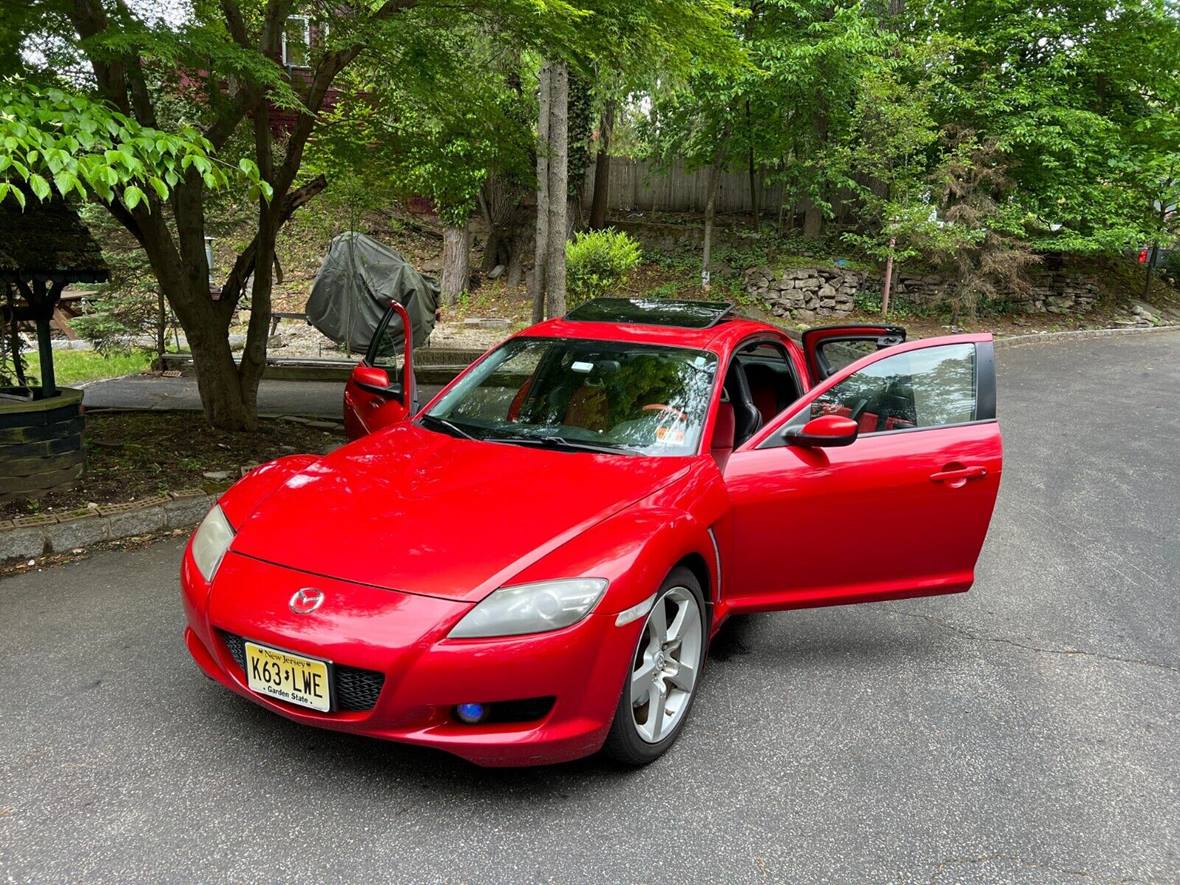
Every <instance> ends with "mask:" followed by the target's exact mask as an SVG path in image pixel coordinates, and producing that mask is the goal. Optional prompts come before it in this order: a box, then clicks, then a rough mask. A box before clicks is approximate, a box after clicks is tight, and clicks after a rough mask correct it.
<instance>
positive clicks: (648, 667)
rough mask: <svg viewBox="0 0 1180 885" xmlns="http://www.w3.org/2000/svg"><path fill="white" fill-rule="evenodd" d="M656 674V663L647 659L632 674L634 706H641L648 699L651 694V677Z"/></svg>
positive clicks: (632, 700) (632, 699)
mask: <svg viewBox="0 0 1180 885" xmlns="http://www.w3.org/2000/svg"><path fill="white" fill-rule="evenodd" d="M655 672H656V665H655V662H654V661H652V660H650V659H648V658H646V657H645V658H644V659H643V663H642V664H640V665H639V667H638V669H636V670H635V671H634V672H633V673H632V674H631V703H632V704H639V703H642V702H643V701H645V700H646V699H647V697H648V694H649V693H650V692H651V677H652V674H653V673H655Z"/></svg>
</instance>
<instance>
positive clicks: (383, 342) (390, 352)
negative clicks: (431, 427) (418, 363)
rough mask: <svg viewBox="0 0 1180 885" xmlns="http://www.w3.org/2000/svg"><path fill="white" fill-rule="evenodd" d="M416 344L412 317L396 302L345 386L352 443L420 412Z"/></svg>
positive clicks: (346, 420) (346, 429)
mask: <svg viewBox="0 0 1180 885" xmlns="http://www.w3.org/2000/svg"><path fill="white" fill-rule="evenodd" d="M413 340H414V339H413V334H412V331H411V328H410V315H409V313H407V312H406V309H405V308H404V307H402V305H400V304H398V303H397V302H393V303H392V304H391V305H390V306H389V310H388V311H387V312H386V314H385V316H384V317H382V319H381V322H380V323H378V324H377V329H376V331H375V332H374V333H373V338H372V340H371V341H370V342H369V349H368V351H366V352H365V358H364V359H363V360H361V362H360V364H359V365H357V367H356V368H355V369H353V370H352V374H351V375H350V376H349V378H348V383H347V384H345V385H344V427H345V431H346V432H347V434H348V438H349V439H357V438H358V437H362V436H364V435H365V434H367V433H372V432H373V431H374V430H379V429H381V428H382V427H388V426H389V425H390V424H396V423H397V422H398V421H401V420H402V419H404V418H406V417H408V416H409V415H412V414H414V412H416V411H417V410H418V386H417V384H416V383H415V381H414V356H413ZM403 343H404V348H405V349H404V353H402V358H401V367H400V370H399V367H398V354H399V352H401V351H402V348H403Z"/></svg>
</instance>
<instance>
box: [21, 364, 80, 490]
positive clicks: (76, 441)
mask: <svg viewBox="0 0 1180 885" xmlns="http://www.w3.org/2000/svg"><path fill="white" fill-rule="evenodd" d="M84 422H85V419H84V418H83V417H82V391H81V390H74V389H72V388H68V387H66V388H61V389H60V395H59V396H55V397H51V398H49V399H37V400H10V399H0V502H5V503H6V502H8V501H13V500H17V499H22V498H36V497H38V496H40V495H43V494H45V493H46V492H51V491H55V490H57V489H65V488H69V487H70V486H71V485H73V484H74V482H75V481H77V479H78V478H79V477H80V476H81V475H82V470H83V467H84V463H83V450H82V428H83V425H84Z"/></svg>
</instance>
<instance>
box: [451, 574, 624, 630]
mask: <svg viewBox="0 0 1180 885" xmlns="http://www.w3.org/2000/svg"><path fill="white" fill-rule="evenodd" d="M606 585H607V581H606V579H605V578H570V579H568V580H561V581H541V582H539V583H536V584H517V585H516V586H515V587H501V588H500V589H499V590H497V591H496V592H495V593H493V594H492V595H491V596H489V597H487V599H485V600H484V601H483V602H481V603H479V605H477V606H476V607H475V608H473V609H472V610H471V611H469V612H468V613H467V614H466V615H464V617H463V620H461V621H460V622H459V623H458V624H456V625H455V627H454V629H452V630H451V633H450V635H451V638H452V639H474V638H476V637H482V636H517V635H519V634H521V633H544V632H546V631H549V630H560V629H561V628H562V627H568V626H570V625H571V624H576V623H577V622H578V621H580V620H582V618H584V617H586V615H588V614H589V613H590V610H591V609H592V608H594V606H595V605H596V604H597V603H598V600H599V599H601V598H602V594H603V591H605V590H606Z"/></svg>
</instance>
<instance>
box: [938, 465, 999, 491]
mask: <svg viewBox="0 0 1180 885" xmlns="http://www.w3.org/2000/svg"><path fill="white" fill-rule="evenodd" d="M985 476H987V468H986V467H984V466H983V465H982V464H973V465H971V466H970V467H955V466H952V465H950V464H948V465H947V466H946V467H945V468H944V469H942V470H939V471H938V472H937V473H932V474H930V479H931V481H932V482H947V483H950V484H951V485H954V486H961V485H963V483H965V482H967V480H969V479H983V478H984V477H985Z"/></svg>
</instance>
